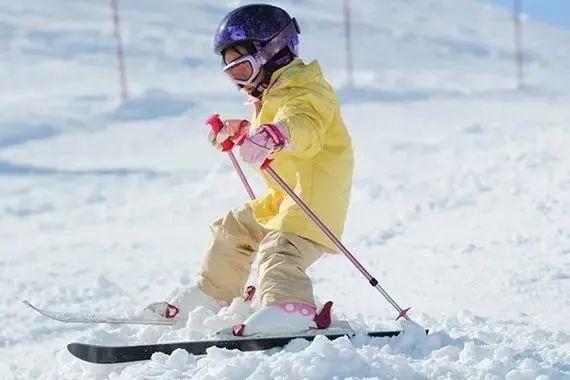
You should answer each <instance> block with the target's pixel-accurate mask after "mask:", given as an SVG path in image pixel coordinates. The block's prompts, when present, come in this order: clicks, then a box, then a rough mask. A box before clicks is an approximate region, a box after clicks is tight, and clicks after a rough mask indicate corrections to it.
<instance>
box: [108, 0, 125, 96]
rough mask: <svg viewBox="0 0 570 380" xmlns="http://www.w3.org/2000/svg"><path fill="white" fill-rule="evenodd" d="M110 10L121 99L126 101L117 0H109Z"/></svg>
mask: <svg viewBox="0 0 570 380" xmlns="http://www.w3.org/2000/svg"><path fill="white" fill-rule="evenodd" d="M111 11H112V13H113V26H114V31H115V39H116V41H117V63H118V67H119V80H120V81H121V98H122V99H123V101H126V100H128V99H129V89H128V87H127V70H126V67H125V54H124V52H123V38H122V36H121V23H120V20H119V0H111Z"/></svg>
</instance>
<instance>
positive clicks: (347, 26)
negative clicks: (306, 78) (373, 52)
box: [343, 0, 354, 88]
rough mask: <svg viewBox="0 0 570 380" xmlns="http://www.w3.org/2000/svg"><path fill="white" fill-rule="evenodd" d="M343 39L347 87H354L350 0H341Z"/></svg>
mask: <svg viewBox="0 0 570 380" xmlns="http://www.w3.org/2000/svg"><path fill="white" fill-rule="evenodd" d="M343 15H344V39H345V50H346V79H347V85H348V87H351V88H352V87H354V65H353V57H352V30H351V28H352V25H351V20H350V0H343Z"/></svg>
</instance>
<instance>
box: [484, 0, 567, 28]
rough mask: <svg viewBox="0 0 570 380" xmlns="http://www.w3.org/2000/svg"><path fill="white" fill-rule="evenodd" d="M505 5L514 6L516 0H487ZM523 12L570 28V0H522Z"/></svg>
mask: <svg viewBox="0 0 570 380" xmlns="http://www.w3.org/2000/svg"><path fill="white" fill-rule="evenodd" d="M487 1H489V2H491V3H493V4H498V5H501V6H504V7H508V8H511V9H512V7H513V2H514V0H487ZM521 1H522V6H523V12H524V13H526V14H528V15H529V16H530V17H531V18H533V19H536V20H542V21H546V22H549V23H552V24H556V25H560V26H564V27H566V28H570V0H521Z"/></svg>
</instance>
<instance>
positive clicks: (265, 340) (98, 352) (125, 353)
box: [67, 330, 402, 364]
mask: <svg viewBox="0 0 570 380" xmlns="http://www.w3.org/2000/svg"><path fill="white" fill-rule="evenodd" d="M400 333H402V331H400V330H395V331H371V332H367V333H363V334H366V335H368V336H369V337H394V336H397V335H399V334H400ZM356 334H357V333H356V332H354V331H351V332H346V333H337V334H307V335H295V336H280V337H244V338H237V337H236V338H232V339H225V340H203V341H189V342H177V343H160V344H147V345H140V346H97V345H92V344H85V343H70V344H68V345H67V349H68V350H69V352H70V353H71V354H72V355H73V356H75V357H76V358H78V359H81V360H84V361H86V362H90V363H97V364H116V363H128V362H135V361H141V360H149V359H150V358H151V356H152V355H153V354H154V353H156V352H162V353H164V354H167V355H170V354H171V353H172V352H174V350H176V349H179V348H180V349H183V350H186V351H188V352H189V353H191V354H193V355H205V354H206V350H207V349H208V348H210V347H218V348H225V349H228V350H240V351H262V350H268V349H270V348H279V347H283V346H285V345H287V344H288V343H289V342H291V341H292V340H294V339H305V340H308V341H312V340H313V339H315V337H316V336H324V337H326V338H327V339H329V340H334V339H337V338H340V337H343V336H347V337H349V338H352V337H354V336H355V335H356Z"/></svg>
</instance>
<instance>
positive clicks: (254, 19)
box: [214, 4, 301, 64]
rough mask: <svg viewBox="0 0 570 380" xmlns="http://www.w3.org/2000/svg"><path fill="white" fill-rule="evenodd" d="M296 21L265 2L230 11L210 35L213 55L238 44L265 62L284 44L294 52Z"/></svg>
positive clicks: (282, 47) (295, 46) (295, 48)
mask: <svg viewBox="0 0 570 380" xmlns="http://www.w3.org/2000/svg"><path fill="white" fill-rule="evenodd" d="M299 33H301V31H300V29H299V25H298V24H297V20H295V19H294V18H292V17H291V16H289V14H288V13H287V12H286V11H285V10H284V9H281V8H279V7H275V6H273V5H267V4H251V5H244V6H241V7H239V8H236V9H234V10H233V11H231V12H230V13H229V14H228V15H226V17H224V19H223V20H222V22H221V23H220V25H219V26H218V30H217V31H216V35H215V37H214V51H215V52H216V54H222V52H223V51H224V50H225V49H227V48H228V47H230V46H233V45H236V44H238V43H241V44H244V45H246V47H248V49H250V48H251V49H253V50H254V51H255V52H256V53H257V54H256V55H257V56H258V59H260V60H261V63H262V64H265V63H266V62H267V61H269V60H270V59H271V58H273V57H274V56H275V55H276V54H277V53H279V52H280V51H281V50H283V49H284V48H286V47H289V50H290V51H291V53H292V54H294V55H297V45H298V42H299V39H298V34H299Z"/></svg>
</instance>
